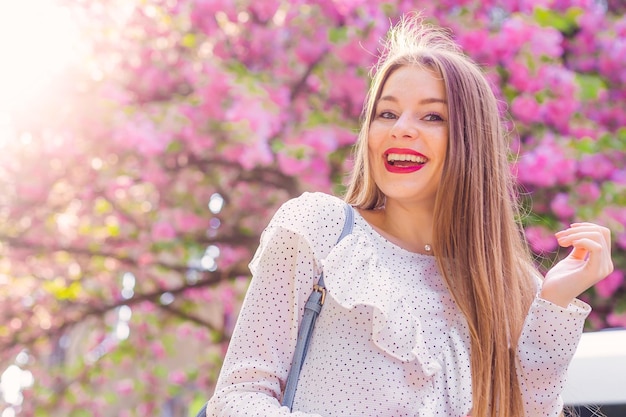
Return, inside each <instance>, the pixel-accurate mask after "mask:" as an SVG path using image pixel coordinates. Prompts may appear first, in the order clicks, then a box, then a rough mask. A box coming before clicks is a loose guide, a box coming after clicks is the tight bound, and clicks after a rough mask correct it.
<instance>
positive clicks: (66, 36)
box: [0, 0, 78, 118]
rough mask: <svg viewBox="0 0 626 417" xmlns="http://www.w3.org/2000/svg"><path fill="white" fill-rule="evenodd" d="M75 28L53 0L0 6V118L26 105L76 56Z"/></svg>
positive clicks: (39, 94) (37, 96)
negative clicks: (0, 63)
mask: <svg viewBox="0 0 626 417" xmlns="http://www.w3.org/2000/svg"><path fill="white" fill-rule="evenodd" d="M77 39H78V36H77V30H76V26H75V25H73V23H72V20H71V18H70V15H69V12H68V11H67V10H66V9H64V8H62V7H60V6H58V5H57V4H55V2H54V1H53V0H22V1H19V2H17V1H16V2H8V3H5V4H4V5H2V6H0V56H1V57H2V66H1V67H0V91H2V94H1V95H0V118H1V117H2V114H3V113H4V114H7V113H11V112H13V111H16V110H22V109H24V108H27V107H28V106H29V105H30V104H31V103H32V102H33V101H36V100H38V99H39V98H40V97H41V96H42V95H44V94H45V90H46V88H47V87H48V86H49V85H50V84H51V82H52V81H53V80H54V77H55V76H56V75H58V74H59V73H60V72H62V71H63V70H64V69H65V68H67V66H68V64H70V63H71V62H72V60H73V59H74V57H75V56H76V54H75V51H76V44H77Z"/></svg>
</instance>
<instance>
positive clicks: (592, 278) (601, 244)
mask: <svg viewBox="0 0 626 417" xmlns="http://www.w3.org/2000/svg"><path fill="white" fill-rule="evenodd" d="M555 236H556V238H557V240H558V242H559V245H561V246H562V247H564V248H567V247H572V248H573V249H572V251H571V252H570V254H569V255H568V256H567V257H566V258H565V259H563V260H562V261H560V262H559V263H557V264H556V265H555V266H554V267H553V268H552V269H550V270H549V271H548V273H547V274H546V277H545V279H544V281H543V286H542V289H541V294H540V296H541V298H543V299H544V300H547V301H550V302H552V303H554V304H558V305H560V306H561V307H567V306H568V305H569V303H570V302H571V301H572V300H573V299H574V298H576V297H578V296H579V295H580V294H581V293H582V292H584V291H585V290H587V289H588V288H590V287H592V286H593V285H595V284H596V283H597V282H599V281H601V280H603V279H604V278H605V277H606V276H607V275H609V274H610V273H611V272H613V261H612V260H611V231H610V230H609V229H607V228H606V227H602V226H598V225H597V224H594V223H574V224H572V225H571V226H570V227H569V228H568V229H565V230H562V231H560V232H557V233H556V234H555Z"/></svg>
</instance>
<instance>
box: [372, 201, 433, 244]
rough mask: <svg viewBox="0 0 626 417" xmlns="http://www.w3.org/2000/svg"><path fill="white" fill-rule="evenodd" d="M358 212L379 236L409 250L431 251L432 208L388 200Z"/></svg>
mask: <svg viewBox="0 0 626 417" xmlns="http://www.w3.org/2000/svg"><path fill="white" fill-rule="evenodd" d="M360 213H361V216H362V217H363V218H364V219H365V220H366V221H367V222H368V223H369V224H370V225H371V226H372V227H373V228H374V229H375V230H376V231H377V232H378V233H380V234H381V235H382V236H383V237H385V238H386V239H387V240H389V241H390V242H392V243H394V244H396V245H398V246H400V247H401V248H403V249H406V250H408V251H410V252H415V253H423V254H428V255H431V254H432V251H431V250H429V247H430V246H431V245H432V241H433V239H432V237H433V210H432V208H431V207H428V208H426V207H423V206H420V205H411V206H409V205H403V204H400V203H397V202H393V201H388V202H387V203H386V204H385V207H383V208H381V209H377V210H361V211H360Z"/></svg>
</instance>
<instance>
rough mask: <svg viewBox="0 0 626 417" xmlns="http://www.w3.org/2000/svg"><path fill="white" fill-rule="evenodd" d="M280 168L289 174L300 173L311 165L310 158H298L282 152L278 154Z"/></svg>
mask: <svg viewBox="0 0 626 417" xmlns="http://www.w3.org/2000/svg"><path fill="white" fill-rule="evenodd" d="M277 161H278V166H279V167H280V170H281V171H282V172H283V173H285V174H287V175H299V174H300V173H302V172H303V171H304V170H306V169H307V168H308V167H309V158H297V157H294V156H291V155H289V154H286V153H285V152H280V153H279V154H278V155H277Z"/></svg>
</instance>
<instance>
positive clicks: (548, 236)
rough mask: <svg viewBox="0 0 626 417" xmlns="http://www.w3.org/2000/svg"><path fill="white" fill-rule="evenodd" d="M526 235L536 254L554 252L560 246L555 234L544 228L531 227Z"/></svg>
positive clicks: (526, 231)
mask: <svg viewBox="0 0 626 417" xmlns="http://www.w3.org/2000/svg"><path fill="white" fill-rule="evenodd" d="M525 233H526V239H527V240H528V244H529V245H530V247H531V249H532V250H533V252H535V253H548V252H553V251H554V250H556V248H557V247H558V246H559V244H558V242H557V240H556V237H554V234H553V233H552V232H551V231H550V230H548V229H546V228H545V227H543V226H529V227H527V228H526V229H525Z"/></svg>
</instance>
